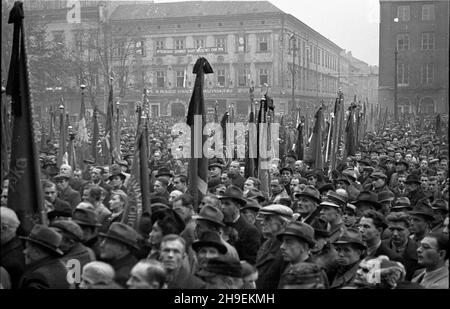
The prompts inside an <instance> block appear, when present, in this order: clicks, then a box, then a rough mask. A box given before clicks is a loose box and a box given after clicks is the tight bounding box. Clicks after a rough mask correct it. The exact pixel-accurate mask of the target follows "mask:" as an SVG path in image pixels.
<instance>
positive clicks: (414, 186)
mask: <svg viewBox="0 0 450 309" xmlns="http://www.w3.org/2000/svg"><path fill="white" fill-rule="evenodd" d="M418 188H419V185H418V184H417V183H414V182H409V183H407V184H406V190H408V192H413V191H416V190H417V189H418Z"/></svg>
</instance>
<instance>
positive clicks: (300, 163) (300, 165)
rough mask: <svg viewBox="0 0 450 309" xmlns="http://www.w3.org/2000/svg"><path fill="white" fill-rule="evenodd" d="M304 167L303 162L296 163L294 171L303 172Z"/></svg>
mask: <svg viewBox="0 0 450 309" xmlns="http://www.w3.org/2000/svg"><path fill="white" fill-rule="evenodd" d="M302 167H303V164H302V162H301V161H295V164H294V169H295V170H296V171H301V170H302Z"/></svg>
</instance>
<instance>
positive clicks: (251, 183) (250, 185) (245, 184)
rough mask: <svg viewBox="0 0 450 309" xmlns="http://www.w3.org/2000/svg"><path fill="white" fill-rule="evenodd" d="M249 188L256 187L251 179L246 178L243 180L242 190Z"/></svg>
mask: <svg viewBox="0 0 450 309" xmlns="http://www.w3.org/2000/svg"><path fill="white" fill-rule="evenodd" d="M250 189H256V187H255V184H254V183H253V180H251V179H247V180H246V181H245V182H244V191H246V192H247V191H248V190H250Z"/></svg>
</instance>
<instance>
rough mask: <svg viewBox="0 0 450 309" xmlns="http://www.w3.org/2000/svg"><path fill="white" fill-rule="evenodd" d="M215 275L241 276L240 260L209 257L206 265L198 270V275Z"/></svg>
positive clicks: (225, 257)
mask: <svg viewBox="0 0 450 309" xmlns="http://www.w3.org/2000/svg"><path fill="white" fill-rule="evenodd" d="M216 275H222V276H227V277H233V278H241V277H242V267H241V262H240V261H239V260H238V259H236V258H232V257H227V256H219V257H216V258H212V259H209V260H208V262H207V263H206V267H205V268H204V269H201V270H200V271H199V272H198V276H199V277H213V276H216Z"/></svg>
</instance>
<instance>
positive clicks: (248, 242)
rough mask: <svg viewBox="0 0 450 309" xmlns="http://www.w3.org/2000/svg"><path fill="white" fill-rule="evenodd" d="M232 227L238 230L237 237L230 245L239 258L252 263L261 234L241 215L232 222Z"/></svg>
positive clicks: (253, 262)
mask: <svg viewBox="0 0 450 309" xmlns="http://www.w3.org/2000/svg"><path fill="white" fill-rule="evenodd" d="M232 227H233V228H234V229H236V231H237V232H238V239H237V240H236V241H235V242H234V244H231V245H233V246H234V247H235V248H236V251H237V252H238V254H239V257H240V258H241V260H245V261H247V262H249V263H250V264H252V265H254V264H255V262H256V253H257V252H258V249H259V247H260V245H261V235H260V233H259V231H258V229H257V228H256V227H255V226H254V225H252V224H250V223H248V221H247V220H246V219H245V217H244V216H242V215H241V216H240V217H239V219H238V220H237V221H236V222H234V223H232Z"/></svg>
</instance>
